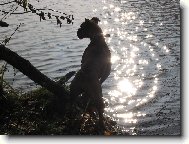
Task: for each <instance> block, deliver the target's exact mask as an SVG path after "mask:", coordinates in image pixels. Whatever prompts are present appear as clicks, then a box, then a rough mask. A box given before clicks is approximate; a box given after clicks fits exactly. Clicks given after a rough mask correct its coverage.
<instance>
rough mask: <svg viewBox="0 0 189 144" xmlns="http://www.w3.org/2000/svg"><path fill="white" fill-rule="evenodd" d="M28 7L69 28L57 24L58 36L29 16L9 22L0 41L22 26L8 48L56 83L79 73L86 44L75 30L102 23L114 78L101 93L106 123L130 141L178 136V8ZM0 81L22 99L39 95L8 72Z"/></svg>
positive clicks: (139, 0) (90, 2) (104, 0)
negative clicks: (24, 93)
mask: <svg viewBox="0 0 189 144" xmlns="http://www.w3.org/2000/svg"><path fill="white" fill-rule="evenodd" d="M3 1H5V0H3ZM31 4H33V6H34V7H36V8H51V9H54V10H58V11H60V12H65V13H67V14H71V15H73V16H74V23H73V25H71V24H67V23H66V21H62V23H63V24H62V27H61V28H60V27H59V26H58V25H56V19H55V18H53V19H51V20H46V21H41V22H40V20H39V16H37V15H35V14H32V13H27V14H22V15H11V16H10V17H8V18H7V20H6V21H7V22H8V23H9V24H10V26H9V27H8V28H0V33H1V35H0V41H3V40H4V38H5V37H6V36H7V37H8V36H10V35H11V34H12V33H13V32H14V30H15V28H16V27H17V25H19V23H23V24H22V26H21V27H20V28H19V30H18V31H17V32H16V33H15V35H14V36H13V37H12V39H11V41H10V43H9V44H7V47H9V48H10V49H11V50H13V51H15V52H17V53H18V54H19V55H21V56H23V57H24V58H26V59H28V60H29V61H30V62H31V63H32V64H33V65H34V66H35V67H37V68H38V69H39V70H40V71H41V72H42V73H44V74H46V75H47V76H48V77H50V78H52V79H54V80H56V79H57V78H58V77H60V76H63V75H65V74H66V73H68V72H69V71H73V70H74V71H77V70H79V68H80V62H81V56H82V54H83V51H84V50H85V48H86V47H87V45H88V44H89V40H88V39H86V40H79V39H78V38H77V36H76V32H77V29H78V28H79V26H80V24H81V23H82V22H83V21H84V19H85V18H89V19H90V18H92V17H93V16H97V17H99V19H100V20H101V23H100V26H101V27H102V29H103V32H104V33H105V34H106V33H107V34H110V35H111V37H110V38H106V41H107V43H108V46H109V48H110V50H111V53H112V70H111V74H110V76H109V77H108V79H107V80H106V81H105V82H104V83H103V86H102V88H103V96H104V100H105V102H106V105H107V106H106V108H105V115H106V116H110V117H111V118H112V119H114V120H116V121H117V123H118V125H119V126H120V127H121V128H122V130H123V131H126V132H129V133H130V134H131V135H180V134H181V120H180V119H181V117H180V115H181V110H180V102H181V94H180V93H181V92H180V3H179V1H178V0H164V1H159V0H80V1H78V0H62V1H58V0H43V1H40V2H37V1H32V2H31ZM10 7H11V4H10V5H6V6H1V7H0V9H1V10H3V9H6V10H8V8H10ZM19 11H20V12H22V11H23V9H22V8H18V10H17V11H16V12H19ZM47 12H48V11H47ZM50 12H52V11H50ZM52 13H54V14H55V15H60V13H57V12H52ZM1 17H2V16H1ZM1 65H2V63H1ZM14 75H15V76H14ZM5 77H6V80H7V81H8V82H9V83H10V84H11V85H12V86H13V87H14V88H17V89H20V90H23V91H28V90H31V89H33V88H35V87H36V85H35V84H34V83H33V82H32V81H31V80H29V79H28V78H27V77H26V76H24V75H23V74H22V73H20V72H19V71H18V70H14V69H13V68H12V67H11V66H8V71H7V72H6V74H5Z"/></svg>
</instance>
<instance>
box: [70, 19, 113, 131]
mask: <svg viewBox="0 0 189 144" xmlns="http://www.w3.org/2000/svg"><path fill="white" fill-rule="evenodd" d="M98 22H99V19H98V18H97V17H93V18H92V19H91V20H89V19H85V21H84V22H83V23H82V24H81V25H80V28H79V29H78V31H77V36H78V38H79V39H83V38H89V39H90V41H91V42H90V44H89V45H88V47H87V48H86V49H85V51H84V53H83V56H82V60H81V69H80V70H79V71H78V72H77V73H76V75H75V77H74V79H73V80H72V82H71V84H70V96H71V102H72V103H74V101H75V100H76V98H77V97H78V96H79V95H80V94H82V93H85V95H86V96H87V97H89V99H90V100H92V101H93V102H94V105H95V108H96V109H97V112H98V115H99V127H100V128H101V129H104V130H105V125H104V120H103V113H104V107H105V106H104V102H103V98H102V96H103V95H102V87H101V84H102V83H103V82H104V81H105V80H106V79H107V77H108V76H109V74H110V71H111V62H110V59H111V53H110V50H109V48H108V46H107V44H106V42H105V38H104V36H103V33H102V29H101V28H100V27H99V25H98Z"/></svg>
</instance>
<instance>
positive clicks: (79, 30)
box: [77, 28, 84, 39]
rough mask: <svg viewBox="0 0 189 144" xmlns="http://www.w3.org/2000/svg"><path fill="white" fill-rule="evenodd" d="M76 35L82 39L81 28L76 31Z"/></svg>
mask: <svg viewBox="0 0 189 144" xmlns="http://www.w3.org/2000/svg"><path fill="white" fill-rule="evenodd" d="M77 37H78V38H79V39H83V38H84V34H83V32H82V30H81V28H79V29H78V31H77Z"/></svg>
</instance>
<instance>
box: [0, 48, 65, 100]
mask: <svg viewBox="0 0 189 144" xmlns="http://www.w3.org/2000/svg"><path fill="white" fill-rule="evenodd" d="M0 60H5V61H6V62H7V63H9V64H10V65H12V66H13V67H15V68H16V69H18V70H19V71H20V72H22V73H23V74H24V75H26V76H28V77H29V78H30V79H31V80H33V81H34V82H35V83H37V84H39V85H41V86H42V87H44V88H46V89H47V90H49V91H50V92H52V93H54V94H55V95H57V96H58V97H59V98H61V99H63V100H66V99H67V98H68V97H67V96H68V95H69V94H68V92H67V91H66V90H65V89H64V87H63V86H61V85H59V84H57V83H56V82H54V81H53V80H51V79H50V78H48V77H47V76H46V75H44V74H42V73H41V72H40V71H39V70H38V69H36V68H35V67H34V66H33V65H32V64H31V63H30V62H29V61H28V60H26V59H24V58H22V57H21V56H19V55H18V54H17V53H15V52H13V51H11V50H10V49H8V48H6V47H5V46H4V45H0Z"/></svg>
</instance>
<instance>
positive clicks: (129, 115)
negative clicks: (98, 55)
mask: <svg viewBox="0 0 189 144" xmlns="http://www.w3.org/2000/svg"><path fill="white" fill-rule="evenodd" d="M111 2H112V3H111ZM103 3H104V6H103V8H102V10H103V11H102V13H103V18H104V19H103V21H102V22H101V23H100V24H101V25H102V27H104V33H105V34H106V33H110V35H111V38H109V39H107V43H108V44H109V45H110V48H111V51H112V59H111V62H112V64H113V70H112V74H111V76H112V83H113V84H114V85H115V86H112V87H111V89H110V91H109V92H108V95H106V96H105V99H106V100H105V101H106V102H108V103H109V105H110V107H108V108H106V112H107V115H109V116H111V117H113V118H114V119H115V120H117V121H118V123H119V124H120V125H124V128H125V129H124V131H127V132H130V133H131V134H133V135H135V134H136V133H135V131H133V129H135V130H136V126H137V125H136V123H137V122H138V120H140V119H142V118H141V117H145V116H146V112H145V111H144V112H141V110H137V109H139V108H140V106H142V105H145V104H148V103H149V102H150V101H151V100H153V99H155V98H156V97H158V94H157V93H156V92H157V91H158V90H159V89H160V87H161V86H160V85H159V83H158V81H159V78H158V77H159V75H160V73H161V70H162V67H165V66H166V65H165V63H164V64H163V63H162V62H161V60H160V54H162V53H163V54H164V55H166V54H170V53H169V52H170V50H169V48H168V46H167V45H164V44H165V43H164V42H162V41H161V40H159V39H158V38H157V37H155V36H154V35H155V34H154V33H155V31H153V29H155V28H153V24H154V23H155V22H153V19H152V18H150V19H149V20H148V21H146V20H145V17H140V13H139V12H140V11H136V12H133V11H132V10H136V9H134V8H133V9H129V10H128V9H127V6H126V5H122V3H126V1H121V4H120V2H117V3H115V1H106V0H104V1H103ZM127 3H129V1H127ZM136 3H140V2H139V1H138V2H137V1H136ZM141 3H142V2H141ZM157 3H158V1H157ZM128 5H129V4H128ZM141 5H142V4H141ZM123 7H126V8H125V9H124V8H123ZM149 8H150V7H149ZM161 8H162V6H161ZM177 8H179V7H177ZM154 10H155V9H154ZM161 10H162V12H163V10H164V9H163V8H162V9H161ZM98 11H100V9H99V10H98ZM93 12H94V13H95V12H96V11H93ZM143 15H144V16H147V17H149V16H150V15H149V13H146V15H145V13H143ZM160 17H161V16H160ZM143 18H144V19H143ZM157 18H158V16H157ZM156 22H158V23H159V26H160V27H165V26H166V25H165V24H164V23H166V21H163V20H161V18H160V20H159V21H156ZM156 28H157V29H159V27H158V26H157V27H156ZM151 41H154V44H152V43H151ZM159 51H161V53H160V52H159ZM163 65H164V66H163ZM176 75H177V74H176ZM147 79H150V80H148V81H147ZM178 133H179V129H178Z"/></svg>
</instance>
